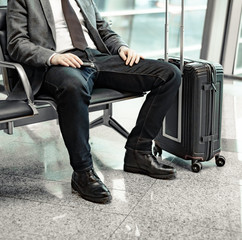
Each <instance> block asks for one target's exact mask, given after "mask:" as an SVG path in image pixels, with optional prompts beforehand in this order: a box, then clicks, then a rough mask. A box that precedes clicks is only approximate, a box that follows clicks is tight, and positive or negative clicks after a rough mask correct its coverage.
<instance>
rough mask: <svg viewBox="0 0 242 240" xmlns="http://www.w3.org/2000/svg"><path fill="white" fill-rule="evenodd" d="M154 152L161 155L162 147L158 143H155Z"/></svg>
mask: <svg viewBox="0 0 242 240" xmlns="http://www.w3.org/2000/svg"><path fill="white" fill-rule="evenodd" d="M153 153H154V155H155V156H157V154H158V156H159V157H161V155H162V149H161V148H160V147H159V146H158V145H156V144H155V146H154V147H153Z"/></svg>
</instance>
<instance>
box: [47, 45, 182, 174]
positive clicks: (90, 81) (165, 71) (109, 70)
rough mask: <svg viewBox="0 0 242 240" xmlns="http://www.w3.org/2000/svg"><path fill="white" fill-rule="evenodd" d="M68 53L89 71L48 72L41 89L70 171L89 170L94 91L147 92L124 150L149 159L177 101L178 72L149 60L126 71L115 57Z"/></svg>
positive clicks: (62, 69)
mask: <svg viewBox="0 0 242 240" xmlns="http://www.w3.org/2000/svg"><path fill="white" fill-rule="evenodd" d="M71 52H72V53H74V54H76V55H77V56H79V57H80V58H81V59H82V60H83V61H92V62H93V63H94V64H95V68H89V67H82V68H80V69H77V68H71V67H64V66H51V67H50V68H49V70H48V71H47V73H46V75H45V81H44V88H45V89H47V91H48V92H49V94H51V95H52V96H53V97H54V98H55V100H56V103H57V111H58V115H59V123H60V129H61V132H62V136H63V139H64V142H65V144H66V147H67V149H68V152H69V155H70V163H71V166H72V167H73V169H74V170H75V171H83V170H88V169H89V168H91V167H92V158H91V153H90V145H89V142H88V141H89V117H88V115H89V113H88V106H89V103H90V99H91V94H92V90H93V88H94V87H106V88H112V89H116V90H123V91H131V92H132V91H133V92H147V91H148V92H149V93H148V94H147V96H146V100H145V102H144V104H143V106H142V108H141V110H140V112H139V115H138V119H137V122H136V125H135V126H134V128H133V130H132V131H131V133H130V135H129V137H128V140H127V143H126V146H125V147H126V148H127V149H134V150H140V151H143V152H147V153H150V152H151V146H152V140H153V139H154V138H155V137H156V135H157V134H158V132H159V130H160V128H161V125H162V121H163V119H164V117H165V115H166V113H167V111H168V110H169V108H170V106H171V105H172V103H173V100H174V99H175V96H176V95H177V92H178V89H179V86H180V82H181V74H180V70H179V69H178V68H177V67H175V66H174V65H171V64H169V63H166V62H162V61H158V60H151V59H145V60H140V62H139V63H138V64H135V65H133V66H132V67H130V66H126V65H125V63H124V61H123V60H122V59H121V58H120V56H119V55H108V54H103V53H100V52H99V51H97V50H93V49H86V50H85V51H79V50H73V51H71Z"/></svg>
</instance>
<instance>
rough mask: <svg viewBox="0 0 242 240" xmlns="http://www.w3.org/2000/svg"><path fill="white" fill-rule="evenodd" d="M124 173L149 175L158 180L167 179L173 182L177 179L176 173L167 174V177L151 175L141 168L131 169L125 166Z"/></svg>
mask: <svg viewBox="0 0 242 240" xmlns="http://www.w3.org/2000/svg"><path fill="white" fill-rule="evenodd" d="M124 171H125V172H131V173H139V174H143V175H147V176H149V177H153V178H157V179H165V180H172V179H174V178H176V173H171V174H166V175H160V174H157V175H156V174H150V173H149V172H147V171H144V170H141V169H139V168H135V167H129V166H125V165H124Z"/></svg>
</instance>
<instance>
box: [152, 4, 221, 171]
mask: <svg viewBox="0 0 242 240" xmlns="http://www.w3.org/2000/svg"><path fill="white" fill-rule="evenodd" d="M182 2H183V1H182ZM166 3H167V6H168V1H166ZM182 9H183V10H182V20H181V21H182V24H181V28H182V29H181V56H180V58H171V59H169V62H171V63H173V64H175V65H176V66H178V67H179V66H180V68H181V70H182V71H183V79H182V84H181V87H180V89H179V93H178V96H177V99H176V101H175V103H174V105H173V106H172V107H171V109H170V110H169V111H168V113H167V115H166V117H165V119H164V122H163V126H162V128H161V130H160V132H159V134H158V135H157V137H156V138H155V146H154V148H153V151H154V154H155V155H157V154H159V155H161V153H162V150H165V151H167V152H169V153H171V154H173V155H176V156H178V157H180V158H183V159H186V160H192V165H191V169H192V171H194V172H199V171H200V170H201V169H202V164H201V162H203V161H208V160H211V159H212V158H214V157H215V161H216V164H217V166H223V165H224V164H225V158H224V157H223V156H221V155H220V151H221V122H222V96H223V68H222V66H221V65H220V64H215V63H211V62H208V61H204V60H196V61H195V60H187V59H186V60H185V61H184V59H183V21H184V2H183V3H182ZM166 10H167V12H168V7H167V9H166ZM166 22H168V20H167V18H166ZM166 26H168V24H166ZM166 28H167V27H166ZM166 33H168V30H167V29H166ZM166 41H167V37H166ZM165 48H167V44H166V46H165ZM165 51H166V52H165V56H166V57H167V56H168V54H167V49H165ZM166 60H167V59H166Z"/></svg>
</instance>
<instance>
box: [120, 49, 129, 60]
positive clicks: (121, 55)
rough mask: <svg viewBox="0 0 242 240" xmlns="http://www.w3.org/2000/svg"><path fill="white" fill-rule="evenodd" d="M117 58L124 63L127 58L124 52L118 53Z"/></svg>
mask: <svg viewBox="0 0 242 240" xmlns="http://www.w3.org/2000/svg"><path fill="white" fill-rule="evenodd" d="M119 56H120V57H121V58H122V59H123V60H124V61H126V59H127V57H126V55H125V52H124V51H121V52H120V53H119Z"/></svg>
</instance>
